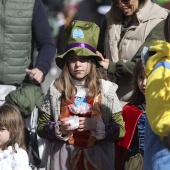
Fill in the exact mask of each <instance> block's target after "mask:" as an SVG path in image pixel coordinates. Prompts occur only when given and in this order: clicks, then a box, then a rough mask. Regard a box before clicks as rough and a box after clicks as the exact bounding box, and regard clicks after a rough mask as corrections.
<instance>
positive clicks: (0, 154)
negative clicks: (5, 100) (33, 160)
mask: <svg viewBox="0 0 170 170" xmlns="http://www.w3.org/2000/svg"><path fill="white" fill-rule="evenodd" d="M23 169H24V170H31V167H30V166H29V161H28V155H27V152H26V151H25V145H24V126H23V120H22V117H21V114H20V112H19V110H18V109H17V108H16V107H15V106H13V105H10V104H3V105H2V106H0V170H23Z"/></svg>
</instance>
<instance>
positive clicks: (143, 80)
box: [138, 74, 147, 95]
mask: <svg viewBox="0 0 170 170" xmlns="http://www.w3.org/2000/svg"><path fill="white" fill-rule="evenodd" d="M146 81H147V79H146V76H145V75H144V74H142V75H139V76H138V87H139V90H140V91H141V92H142V94H143V95H145V88H146Z"/></svg>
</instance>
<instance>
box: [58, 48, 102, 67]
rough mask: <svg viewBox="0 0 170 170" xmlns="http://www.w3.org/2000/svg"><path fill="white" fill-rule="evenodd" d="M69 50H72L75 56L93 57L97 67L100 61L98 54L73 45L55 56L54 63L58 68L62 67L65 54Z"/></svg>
mask: <svg viewBox="0 0 170 170" xmlns="http://www.w3.org/2000/svg"><path fill="white" fill-rule="evenodd" d="M71 51H74V52H75V53H76V55H77V56H80V57H94V58H93V59H94V60H95V61H96V64H97V67H99V66H100V61H101V60H102V59H101V58H100V57H99V56H98V55H96V54H95V53H93V52H92V51H91V50H89V49H87V48H82V47H74V48H71V49H69V50H67V51H66V52H65V53H64V54H62V55H60V56H57V57H56V58H55V62H56V65H57V66H58V67H59V68H60V69H63V67H64V64H65V62H66V55H67V54H68V53H70V52H71Z"/></svg>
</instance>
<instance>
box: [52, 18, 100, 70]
mask: <svg viewBox="0 0 170 170" xmlns="http://www.w3.org/2000/svg"><path fill="white" fill-rule="evenodd" d="M99 32H100V28H99V27H98V26H97V25H96V24H95V23H93V22H87V21H79V20H75V21H73V22H72V23H71V24H70V25H69V26H68V27H67V28H66V29H65V30H64V48H65V53H64V54H62V55H60V56H57V57H56V58H55V61H56V64H57V66H58V67H59V68H60V69H63V67H64V64H65V62H66V55H67V54H68V53H69V52H71V51H74V52H75V53H76V54H77V55H78V56H89V57H94V59H95V60H96V61H97V62H99V61H101V58H100V57H99V56H98V55H96V49H97V44H98V39H99Z"/></svg>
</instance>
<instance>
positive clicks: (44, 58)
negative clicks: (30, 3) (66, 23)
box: [26, 0, 56, 83]
mask: <svg viewBox="0 0 170 170" xmlns="http://www.w3.org/2000/svg"><path fill="white" fill-rule="evenodd" d="M32 32H33V39H34V40H35V42H36V47H37V50H38V56H37V60H36V63H35V68H34V69H32V70H28V69H26V72H27V73H29V74H30V73H31V74H30V79H31V80H33V81H35V82H36V83H42V82H43V81H44V77H45V75H46V74H47V73H48V71H49V69H50V67H51V63H52V61H53V58H54V56H55V52H56V49H55V46H54V43H53V40H52V37H51V30H50V25H49V23H48V18H47V14H46V11H45V7H44V5H43V3H42V1H41V0H36V1H35V5H34V10H33V20H32Z"/></svg>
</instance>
